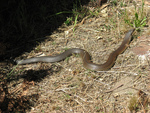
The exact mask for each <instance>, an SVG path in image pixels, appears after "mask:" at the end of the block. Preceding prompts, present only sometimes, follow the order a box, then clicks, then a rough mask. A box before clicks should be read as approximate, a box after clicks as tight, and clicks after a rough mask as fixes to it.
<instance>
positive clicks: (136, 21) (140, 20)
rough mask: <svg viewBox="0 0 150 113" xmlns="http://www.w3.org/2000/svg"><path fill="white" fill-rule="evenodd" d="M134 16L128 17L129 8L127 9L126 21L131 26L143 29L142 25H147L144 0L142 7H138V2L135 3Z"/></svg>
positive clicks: (139, 29)
mask: <svg viewBox="0 0 150 113" xmlns="http://www.w3.org/2000/svg"><path fill="white" fill-rule="evenodd" d="M134 8H135V11H134V16H133V18H131V19H129V18H128V16H129V15H128V14H127V10H125V17H126V18H125V19H124V21H125V23H127V24H128V25H130V26H131V27H134V28H136V30H138V31H141V29H142V27H145V25H146V20H147V17H146V15H145V14H144V0H142V5H141V7H138V8H137V4H136V3H134Z"/></svg>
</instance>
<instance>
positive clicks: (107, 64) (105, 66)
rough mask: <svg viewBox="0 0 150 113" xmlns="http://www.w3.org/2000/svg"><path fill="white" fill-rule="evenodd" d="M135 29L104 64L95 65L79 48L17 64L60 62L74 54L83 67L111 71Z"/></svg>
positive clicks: (128, 33)
mask: <svg viewBox="0 0 150 113" xmlns="http://www.w3.org/2000/svg"><path fill="white" fill-rule="evenodd" d="M134 30H135V29H131V30H129V31H128V32H127V33H126V34H125V37H124V40H123V42H122V44H121V45H120V46H119V48H118V49H116V50H115V51H113V52H112V53H111V54H110V55H109V58H108V60H107V61H106V62H105V63H104V64H95V63H92V62H91V59H90V55H89V53H88V52H87V51H85V50H83V49H79V48H73V49H68V50H66V51H65V52H63V53H61V54H59V55H56V56H42V57H34V58H29V59H25V60H17V61H16V63H17V64H28V63H34V62H58V61H61V60H63V59H65V58H66V57H68V56H70V55H72V54H73V53H76V54H79V55H80V57H81V58H82V60H83V66H84V67H85V68H87V69H90V70H94V71H102V70H108V69H110V68H111V67H112V66H113V65H114V63H115V61H116V58H117V56H118V55H119V54H120V53H122V52H123V51H124V50H125V49H126V48H127V47H128V45H129V43H130V41H131V37H132V33H133V32H134Z"/></svg>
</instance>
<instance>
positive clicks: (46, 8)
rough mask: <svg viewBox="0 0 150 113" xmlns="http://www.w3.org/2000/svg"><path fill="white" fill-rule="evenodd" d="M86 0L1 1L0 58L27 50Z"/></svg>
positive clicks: (85, 2)
mask: <svg viewBox="0 0 150 113" xmlns="http://www.w3.org/2000/svg"><path fill="white" fill-rule="evenodd" d="M88 2H89V0H32V1H31V0H1V1H0V25H1V28H0V48H1V50H0V59H1V61H3V60H4V59H9V58H12V59H13V58H15V57H17V56H19V55H21V54H22V53H23V52H29V51H31V50H32V49H33V47H35V46H36V45H37V44H38V43H40V42H42V41H44V40H45V36H47V35H50V34H51V33H52V32H53V31H54V30H56V29H57V28H58V27H59V26H60V25H62V23H64V21H65V20H66V18H67V17H69V16H71V15H72V10H73V8H77V7H80V6H81V5H84V4H87V3H88Z"/></svg>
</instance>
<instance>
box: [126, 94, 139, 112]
mask: <svg viewBox="0 0 150 113" xmlns="http://www.w3.org/2000/svg"><path fill="white" fill-rule="evenodd" d="M128 108H129V110H130V111H136V110H137V109H138V99H137V97H135V96H133V97H132V98H131V99H130V102H129V106H128Z"/></svg>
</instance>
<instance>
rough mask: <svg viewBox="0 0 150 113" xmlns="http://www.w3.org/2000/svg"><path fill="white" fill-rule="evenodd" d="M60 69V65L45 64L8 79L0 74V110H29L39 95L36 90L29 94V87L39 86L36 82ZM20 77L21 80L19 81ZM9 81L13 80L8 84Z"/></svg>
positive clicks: (3, 111)
mask: <svg viewBox="0 0 150 113" xmlns="http://www.w3.org/2000/svg"><path fill="white" fill-rule="evenodd" d="M43 67H44V65H43ZM61 69H62V67H60V66H56V65H54V64H52V65H51V66H50V67H48V66H46V68H45V67H44V69H39V70H37V71H36V70H32V69H31V70H26V71H24V72H23V73H18V74H15V76H11V77H10V78H9V79H8V78H7V79H5V77H1V76H0V80H1V81H0V112H1V113H6V112H7V113H9V112H13V113H14V112H19V113H24V112H26V111H30V110H31V108H32V107H34V106H36V101H37V100H38V98H39V96H40V95H39V94H38V91H35V92H33V91H32V94H29V92H30V91H29V90H31V89H30V88H31V87H34V86H36V87H39V86H38V85H37V83H38V82H41V81H42V80H43V79H44V78H45V77H47V76H51V75H53V74H54V73H58V72H60V70H61ZM20 79H22V80H23V81H22V82H21V80H20ZM11 81H13V82H12V84H11V86H10V85H9V84H10V82H11ZM19 81H20V82H19ZM19 84H20V85H19Z"/></svg>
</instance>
